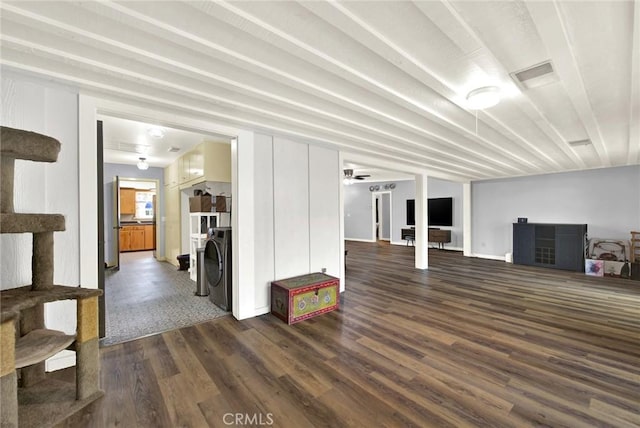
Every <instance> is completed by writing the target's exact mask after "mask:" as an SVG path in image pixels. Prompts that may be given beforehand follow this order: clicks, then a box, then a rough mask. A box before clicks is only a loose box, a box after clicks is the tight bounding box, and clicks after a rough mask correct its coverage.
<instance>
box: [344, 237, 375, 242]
mask: <svg viewBox="0 0 640 428" xmlns="http://www.w3.org/2000/svg"><path fill="white" fill-rule="evenodd" d="M344 240H345V241H355V242H376V241H375V240H374V239H358V238H344Z"/></svg>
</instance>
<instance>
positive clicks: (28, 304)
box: [0, 126, 103, 428]
mask: <svg viewBox="0 0 640 428" xmlns="http://www.w3.org/2000/svg"><path fill="white" fill-rule="evenodd" d="M0 140H2V145H0V154H1V157H0V161H1V166H2V169H1V170H0V172H1V176H0V179H1V180H0V233H3V234H6V233H13V234H15V233H20V234H22V233H27V234H31V235H32V236H33V244H32V248H33V251H32V258H31V267H32V269H31V275H32V276H31V285H30V286H26V287H17V288H8V289H5V285H6V284H2V286H3V287H2V288H3V289H2V291H0V345H1V346H0V426H1V427H2V428H17V427H49V426H54V425H56V424H58V423H59V422H62V421H63V420H64V419H66V418H68V417H69V416H70V415H72V414H73V413H75V412H76V411H78V410H80V409H81V408H82V407H85V406H86V405H88V404H89V403H91V402H92V401H94V400H96V399H97V398H99V397H101V396H102V395H103V392H102V391H101V390H100V352H99V345H98V296H100V295H101V294H102V291H101V290H98V289H88V288H80V287H68V286H62V285H55V284H54V283H53V276H54V275H53V266H54V254H53V253H54V245H53V233H54V232H61V231H64V230H65V221H64V216H62V215H60V214H22V213H15V212H14V206H13V202H14V201H13V190H14V188H13V180H14V167H15V160H16V159H22V160H31V161H36V162H55V161H56V160H57V158H58V152H59V151H60V143H59V142H58V141H57V140H55V139H54V138H51V137H47V136H45V135H40V134H36V133H34V132H29V131H23V130H19V129H12V128H7V127H4V126H3V127H0ZM60 300H75V301H76V308H77V309H76V310H77V322H76V332H75V334H73V335H69V334H65V333H64V332H61V331H56V330H50V329H47V328H46V327H45V322H44V304H45V303H48V302H54V301H60ZM65 349H69V350H72V351H75V353H76V364H75V367H74V368H72V369H71V371H73V373H72V374H73V376H71V382H66V381H62V380H61V379H60V376H59V374H57V373H56V372H51V373H47V372H46V371H45V360H47V359H48V358H50V357H52V356H54V355H56V354H57V353H59V352H60V351H63V350H65Z"/></svg>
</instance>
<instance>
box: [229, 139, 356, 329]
mask: <svg viewBox="0 0 640 428" xmlns="http://www.w3.org/2000/svg"><path fill="white" fill-rule="evenodd" d="M232 147H233V148H232V153H233V156H234V157H235V158H236V159H235V161H234V165H235V167H234V177H235V180H234V183H236V184H234V189H233V191H234V195H236V197H235V204H236V207H237V213H238V215H237V216H236V218H235V219H234V227H235V228H237V234H238V243H237V245H236V247H234V250H233V251H234V253H233V254H234V257H240V259H241V261H242V264H241V266H239V267H238V272H237V277H236V279H235V280H234V282H235V281H237V287H238V293H239V295H240V300H239V301H237V302H236V303H235V305H237V306H234V315H235V316H236V317H237V318H239V319H243V318H248V317H252V316H256V315H260V314H263V313H267V312H269V310H270V300H269V299H270V294H269V290H270V283H271V281H273V280H275V279H282V278H287V277H291V276H297V275H302V274H306V273H309V272H315V271H319V270H321V269H322V268H326V269H327V274H329V275H332V276H336V277H339V278H340V272H341V263H342V262H343V258H342V257H341V255H340V200H339V190H340V185H341V181H340V162H339V153H338V152H337V151H335V150H329V149H324V148H319V147H311V146H309V145H308V144H304V143H299V142H295V141H291V140H287V139H284V138H279V137H271V136H266V135H260V134H250V133H243V134H241V135H240V136H239V138H238V141H237V142H236V143H235V144H234V145H233V146H232ZM247 183H250V185H248V184H247ZM234 274H236V272H235V271H234ZM343 279H344V278H341V280H342V281H341V282H342V283H344V281H343ZM247 296H252V299H247Z"/></svg>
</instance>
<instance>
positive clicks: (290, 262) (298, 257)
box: [273, 138, 315, 278]
mask: <svg viewBox="0 0 640 428" xmlns="http://www.w3.org/2000/svg"><path fill="white" fill-rule="evenodd" d="M314 196H315V195H314ZM273 199H274V205H273V220H274V222H273V230H274V244H275V247H274V248H275V275H276V278H288V277H291V276H295V275H299V274H300V273H301V272H302V273H308V272H309V224H310V222H309V146H308V145H307V144H301V143H295V142H293V141H289V140H285V139H283V138H274V141H273Z"/></svg>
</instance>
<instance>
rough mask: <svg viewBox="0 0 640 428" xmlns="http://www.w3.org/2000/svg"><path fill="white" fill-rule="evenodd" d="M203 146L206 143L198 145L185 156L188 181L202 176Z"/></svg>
mask: <svg viewBox="0 0 640 428" xmlns="http://www.w3.org/2000/svg"><path fill="white" fill-rule="evenodd" d="M204 144H207V143H202V144H199V145H198V146H196V148H194V149H193V150H191V151H190V152H189V153H188V154H187V158H188V159H189V181H191V180H196V179H198V178H201V177H203V176H204V151H203V150H204Z"/></svg>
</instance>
